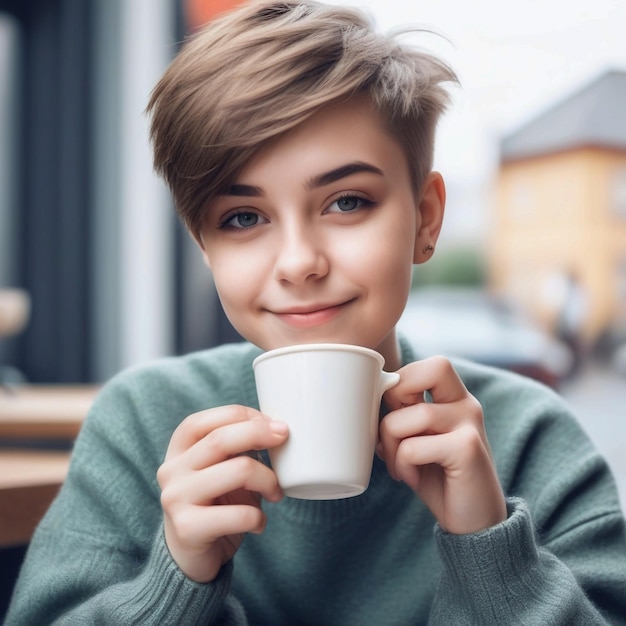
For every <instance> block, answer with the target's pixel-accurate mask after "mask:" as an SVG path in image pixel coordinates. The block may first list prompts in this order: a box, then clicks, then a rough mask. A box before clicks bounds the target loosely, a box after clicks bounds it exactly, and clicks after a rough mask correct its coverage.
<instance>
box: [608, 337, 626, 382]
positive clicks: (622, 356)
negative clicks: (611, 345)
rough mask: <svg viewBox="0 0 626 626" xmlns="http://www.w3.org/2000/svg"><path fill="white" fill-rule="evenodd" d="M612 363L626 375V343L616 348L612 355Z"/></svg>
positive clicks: (618, 370)
mask: <svg viewBox="0 0 626 626" xmlns="http://www.w3.org/2000/svg"><path fill="white" fill-rule="evenodd" d="M611 364H612V365H613V368H614V369H615V370H616V371H617V372H618V373H620V374H622V375H624V376H626V343H622V344H621V345H619V346H618V347H617V348H615V351H614V352H613V356H612V357H611Z"/></svg>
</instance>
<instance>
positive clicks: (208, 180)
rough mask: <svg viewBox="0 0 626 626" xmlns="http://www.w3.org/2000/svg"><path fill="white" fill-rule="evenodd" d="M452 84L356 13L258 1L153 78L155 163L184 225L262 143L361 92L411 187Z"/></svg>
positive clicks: (435, 65) (431, 62) (194, 229)
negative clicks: (399, 151)
mask: <svg viewBox="0 0 626 626" xmlns="http://www.w3.org/2000/svg"><path fill="white" fill-rule="evenodd" d="M446 81H456V76H455V75H454V72H453V71H452V70H451V69H450V68H449V67H448V66H447V65H446V64H445V63H443V62H442V61H440V60H439V59H437V58H435V57H433V56H431V55H429V54H426V53H424V52H420V51H418V50H415V49H413V48H411V47H409V46H407V45H402V44H400V43H398V42H397V41H396V40H394V39H393V38H391V37H387V36H384V35H379V34H377V33H375V32H374V27H373V24H372V22H371V21H370V19H369V18H368V16H367V15H366V14H364V13H363V12H361V11H359V10H357V9H353V8H347V7H336V6H331V5H327V4H321V3H318V2H316V1H314V0H262V1H261V2H258V1H252V2H249V3H247V4H245V5H244V6H243V7H241V8H239V9H237V10H235V11H233V12H231V13H228V14H226V15H224V16H222V17H221V18H219V19H216V20H215V21H213V22H211V23H209V24H208V25H207V26H206V27H205V28H204V29H202V30H201V31H199V32H198V33H196V34H195V35H194V36H192V37H191V38H190V39H189V40H188V41H187V42H186V43H185V45H184V46H183V48H182V50H181V52H180V53H179V54H178V55H177V57H176V58H175V59H174V60H173V62H172V63H171V65H170V66H169V68H168V69H167V71H166V72H165V74H164V75H163V77H162V79H161V80H160V81H159V83H158V84H157V85H156V87H155V89H154V91H153V93H152V97H151V99H150V102H149V104H148V107H147V111H148V112H150V113H151V115H152V125H151V139H152V143H153V148H154V165H155V169H156V170H157V172H158V173H159V174H161V175H162V176H163V178H164V179H165V181H166V182H167V184H168V185H169V187H170V189H171V191H172V194H173V196H174V201H175V204H176V208H177V211H178V213H179V215H180V216H181V218H182V219H183V221H184V223H185V224H186V226H187V227H188V228H189V230H190V231H191V233H192V234H194V235H196V236H197V234H198V232H199V229H200V228H201V226H202V222H203V216H204V214H205V211H206V207H207V206H208V205H209V203H210V202H211V200H212V199H213V198H215V196H216V195H219V194H220V193H223V192H224V191H225V190H226V189H228V188H229V187H230V186H231V185H232V183H233V182H234V181H235V179H236V177H237V175H238V174H239V172H240V171H241V169H242V168H243V167H244V165H245V164H246V162H247V161H248V160H249V159H250V158H251V156H252V155H253V154H254V153H255V152H256V151H257V150H258V149H259V148H260V147H261V146H262V145H263V144H264V143H265V142H267V141H268V140H270V139H273V138H275V137H277V136H279V135H281V134H282V133H285V132H286V131H288V130H289V129H291V128H293V127H295V126H297V125H298V124H300V123H301V122H303V121H304V120H306V119H307V118H308V117H310V116H311V115H312V114H314V113H315V112H316V111H318V110H319V109H320V108H322V107H324V106H327V105H330V104H334V103H337V102H339V101H343V100H347V99H349V98H350V97H351V96H354V95H356V94H363V93H366V94H369V96H370V97H371V98H372V101H373V102H374V104H375V105H376V107H377V108H378V109H379V110H380V111H381V112H382V114H383V116H384V117H385V119H386V120H387V123H388V125H389V130H390V132H391V133H392V134H393V135H394V136H395V137H396V139H397V140H398V141H399V143H400V144H401V145H402V147H403V148H404V150H405V153H406V156H407V160H408V162H409V167H410V170H411V175H412V178H413V183H414V185H415V187H416V189H417V188H418V187H419V186H420V185H421V183H422V181H423V180H424V178H425V177H426V175H427V174H428V172H429V171H430V169H431V168H432V159H433V150H434V135H435V127H436V125H437V121H438V119H439V116H440V115H441V113H442V112H443V111H444V110H445V108H446V106H447V104H448V99H449V96H448V93H447V91H446V90H445V89H444V88H443V87H442V85H441V83H442V82H446Z"/></svg>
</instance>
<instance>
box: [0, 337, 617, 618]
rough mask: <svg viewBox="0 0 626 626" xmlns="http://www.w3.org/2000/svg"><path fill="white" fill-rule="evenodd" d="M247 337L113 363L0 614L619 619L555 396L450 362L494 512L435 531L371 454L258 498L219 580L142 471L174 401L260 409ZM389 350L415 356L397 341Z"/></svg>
mask: <svg viewBox="0 0 626 626" xmlns="http://www.w3.org/2000/svg"><path fill="white" fill-rule="evenodd" d="M258 353H259V351H258V350H257V349H256V348H254V347H252V346H250V345H249V344H236V345H230V346H222V347H220V348H216V349H213V350H210V351H206V352H201V353H196V354H192V355H188V356H186V357H180V358H172V359H167V360H164V361H161V362H158V363H155V364H152V365H149V366H143V367H141V368H136V369H133V370H131V371H127V372H124V373H122V374H120V375H119V376H117V377H116V378H115V379H113V380H112V381H111V382H110V383H109V384H108V385H107V386H106V387H105V388H104V390H103V391H102V393H101V394H100V396H99V398H98V399H97V401H96V403H95V404H94V406H93V409H92V411H91V412H90V415H89V417H88V419H87V421H86V422H85V425H84V427H83V429H82V431H81V433H80V435H79V437H78V440H77V442H76V445H75V450H74V454H73V460H72V464H71V468H70V472H69V476H68V478H67V481H66V482H65V484H64V486H63V488H62V490H61V492H60V494H59V496H58V498H57V499H56V501H55V502H54V504H53V505H52V507H51V508H50V510H49V511H48V513H47V515H46V516H45V518H44V520H43V521H42V523H41V525H40V526H39V528H38V530H37V532H36V534H35V537H34V538H33V541H32V543H31V546H30V549H29V552H28V554H27V557H26V561H25V564H24V567H23V569H22V572H21V575H20V579H19V581H18V583H17V587H16V591H15V595H14V597H13V602H12V605H11V607H10V609H9V614H8V616H7V622H6V624H7V626H8V625H19V626H36V625H40V624H51V623H59V624H80V626H85V625H89V624H106V625H118V624H120V625H121V624H141V625H142V626H143V625H150V624H154V625H155V626H156V625H159V626H163V625H169V624H182V625H185V626H188V625H192V624H214V623H219V624H245V623H248V624H272V625H273V626H277V625H281V624H285V625H289V626H294V625H302V624H311V625H316V626H331V625H333V624H341V625H342V626H349V625H351V624H358V625H360V626H362V625H373V626H378V625H387V624H397V625H402V626H404V625H411V624H426V623H429V624H442V625H446V626H449V625H455V624H481V625H483V624H498V625H506V626H508V625H510V624H530V625H537V626H544V625H547V624H563V625H567V626H571V625H573V624H580V625H584V626H589V625H590V624H601V623H626V619H625V618H626V534H625V526H624V518H623V514H622V512H621V509H620V505H619V502H618V496H617V492H616V489H615V484H614V481H613V478H612V476H611V474H610V472H609V470H608V468H607V466H606V464H605V462H604V461H603V459H602V458H601V457H600V455H599V454H598V452H597V451H596V450H595V449H594V447H593V446H592V444H591V443H590V442H589V440H588V438H587V437H586V436H585V434H584V433H583V431H582V430H581V428H580V427H579V426H578V424H577V423H576V421H575V420H574V419H573V418H572V417H571V415H570V413H569V412H568V409H567V408H566V406H565V405H564V404H563V402H562V401H561V400H560V398H559V397H558V396H557V395H556V394H554V393H552V392H551V391H549V390H547V389H545V388H544V387H542V386H540V385H538V384H535V383H533V382H532V381H528V380H525V379H523V378H521V377H518V376H515V375H513V374H509V373H504V372H498V371H496V370H492V369H489V368H485V367H480V366H476V365H472V364H469V363H465V362H457V363H456V365H457V370H458V372H459V374H460V375H461V377H462V378H463V379H464V381H465V383H466V385H467V386H468V388H469V390H470V392H471V393H472V394H474V395H475V396H476V397H477V398H478V399H479V400H480V402H481V404H482V406H483V409H484V414H485V420H486V426H487V434H488V436H489V440H490V442H491V446H492V449H493V454H494V456H495V461H496V464H497V468H498V472H499V476H500V480H501V482H502V485H503V488H504V491H505V493H506V495H507V498H508V507H509V517H508V519H507V520H506V521H505V522H503V523H502V524H500V525H498V526H496V527H494V528H491V529H488V530H486V531H484V532H480V533H476V534H472V535H449V534H446V533H445V532H443V531H442V530H441V529H440V528H439V527H438V526H437V525H436V523H435V521H434V519H433V517H432V516H431V514H430V513H429V511H428V510H427V509H426V508H425V507H424V505H423V504H422V503H421V502H420V500H419V499H418V498H417V497H416V496H415V495H414V494H413V493H412V492H411V491H410V490H409V489H408V488H407V487H406V486H405V485H404V484H403V483H399V482H395V481H394V480H392V479H391V478H390V477H389V476H388V474H387V472H386V469H385V466H384V464H383V463H382V462H380V461H379V460H378V459H376V460H375V463H374V470H373V472H372V478H371V483H370V487H369V488H368V490H367V491H366V492H365V493H364V494H363V495H361V496H358V497H355V498H350V499H346V500H336V501H304V500H294V499H290V498H285V499H284V500H283V501H282V502H280V503H278V504H270V505H265V509H266V511H267V514H268V519H269V521H268V525H267V528H266V530H265V532H264V533H263V534H261V535H258V536H256V535H249V536H247V537H246V539H245V541H244V543H243V545H242V547H241V548H240V550H239V551H238V552H237V554H236V555H235V558H234V560H233V562H231V563H228V564H227V565H226V566H224V567H223V568H222V570H221V572H220V574H219V576H218V577H217V579H216V580H214V581H213V582H211V583H209V584H198V583H195V582H192V581H191V580H189V579H187V578H186V577H185V576H184V575H183V574H182V572H181V571H180V570H179V569H178V568H177V567H176V564H175V563H174V561H173V560H172V558H171V557H170V555H169V553H168V550H167V547H166V545H165V542H164V539H163V533H162V513H161V508H160V502H159V495H160V494H159V488H158V485H157V482H156V478H155V474H156V471H157V468H158V467H159V465H160V464H161V462H162V461H163V458H164V455H165V451H166V448H167V445H168V442H169V439H170V436H171V434H172V432H173V430H174V429H175V428H176V426H177V425H178V424H179V423H180V421H181V420H182V419H183V418H185V417H186V416H187V415H189V414H191V413H193V412H196V411H199V410H202V409H206V408H209V407H214V406H219V405H224V404H231V403H239V404H245V405H249V406H257V398H256V392H255V387H254V379H253V372H252V368H251V363H252V359H253V358H254V357H255V356H256V355H257V354H258ZM403 359H404V362H408V361H410V360H412V359H413V355H412V354H411V353H410V350H409V349H408V348H407V346H405V345H403Z"/></svg>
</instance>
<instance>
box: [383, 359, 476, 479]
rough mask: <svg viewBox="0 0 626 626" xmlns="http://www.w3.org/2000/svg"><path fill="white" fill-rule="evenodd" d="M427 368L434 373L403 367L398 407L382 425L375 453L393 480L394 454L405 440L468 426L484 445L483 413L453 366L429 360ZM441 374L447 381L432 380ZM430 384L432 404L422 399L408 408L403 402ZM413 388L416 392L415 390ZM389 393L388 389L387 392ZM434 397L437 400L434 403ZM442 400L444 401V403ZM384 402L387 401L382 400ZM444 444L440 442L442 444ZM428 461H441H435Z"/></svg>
mask: <svg viewBox="0 0 626 626" xmlns="http://www.w3.org/2000/svg"><path fill="white" fill-rule="evenodd" d="M428 361H430V363H426V366H427V368H426V369H429V368H428V366H429V365H434V367H433V368H432V369H434V374H433V372H431V371H427V372H426V373H424V371H423V369H424V368H410V369H408V371H406V370H407V368H403V369H404V370H405V371H404V372H403V374H402V378H401V380H400V383H398V386H400V385H402V387H403V388H402V389H400V390H399V391H398V392H397V395H396V397H395V398H394V399H393V402H394V403H395V404H399V406H400V407H401V408H398V409H397V410H394V411H391V412H390V413H389V414H388V415H387V416H386V417H385V418H384V419H383V421H382V422H381V425H380V443H379V447H378V452H379V454H380V456H381V457H382V458H383V459H384V460H385V461H386V462H387V465H388V469H389V473H390V474H391V475H392V476H393V477H394V478H396V479H398V478H399V476H398V472H397V469H396V461H395V458H396V455H397V452H398V446H399V445H400V443H401V442H404V441H405V440H407V439H410V438H414V437H420V438H424V437H427V436H430V435H442V434H445V433H450V432H454V431H456V430H459V429H462V428H466V427H469V428H470V429H471V430H472V431H473V432H476V433H478V436H479V438H480V439H481V440H482V442H483V444H484V445H486V444H487V442H486V435H485V433H484V427H483V412H482V407H481V406H480V403H479V402H478V401H477V400H476V398H474V397H473V396H472V395H471V394H470V393H469V392H468V391H467V389H466V387H465V385H464V384H463V382H462V381H461V380H460V378H459V377H458V375H457V374H456V372H455V371H454V369H453V368H452V366H451V365H450V364H449V363H448V366H446V365H445V364H442V363H441V361H445V360H444V359H441V361H440V360H437V359H435V360H433V359H429V360H428ZM441 373H443V375H444V376H448V377H449V379H450V380H436V381H435V380H434V378H433V377H435V376H437V375H440V374H441ZM414 374H416V375H415V376H413V375H414ZM423 384H431V385H432V386H433V392H432V395H433V402H424V400H423V399H422V400H421V401H420V402H418V403H417V404H413V405H407V403H406V401H407V400H408V399H409V398H410V397H411V396H415V395H416V394H419V393H422V392H421V390H420V386H421V385H423ZM415 388H417V389H418V391H417V392H416V391H414V390H415ZM390 391H391V390H390ZM435 397H437V398H439V401H435ZM442 399H445V400H446V401H445V402H444V401H443V400H442ZM385 400H386V401H387V398H385ZM442 443H443V442H442ZM428 462H444V459H443V458H441V457H439V458H438V459H435V460H431V461H428Z"/></svg>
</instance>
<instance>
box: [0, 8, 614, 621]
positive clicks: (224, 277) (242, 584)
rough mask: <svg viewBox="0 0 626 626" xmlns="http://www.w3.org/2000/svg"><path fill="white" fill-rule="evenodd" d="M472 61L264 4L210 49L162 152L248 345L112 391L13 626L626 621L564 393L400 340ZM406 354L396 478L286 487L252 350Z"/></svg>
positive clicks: (167, 117) (605, 489)
mask: <svg viewBox="0 0 626 626" xmlns="http://www.w3.org/2000/svg"><path fill="white" fill-rule="evenodd" d="M454 80H455V77H454V74H453V73H452V72H451V71H450V70H449V69H448V68H447V67H446V66H445V65H444V64H443V63H441V62H440V61H438V60H436V59H434V58H432V57H430V56H428V55H425V54H423V53H421V52H417V51H414V50H412V49H410V48H409V47H407V46H405V45H400V44H399V43H397V42H395V41H393V40H391V39H388V38H386V37H383V36H380V35H377V34H375V33H374V32H373V30H372V27H371V25H370V24H369V22H368V20H367V19H366V17H364V16H363V15H362V14H361V13H360V12H358V11H356V10H352V9H347V8H337V7H332V6H327V5H323V4H317V3H315V2H313V1H312V0H311V1H309V0H293V1H291V0H287V1H273V0H269V1H267V0H266V1H265V2H262V3H252V4H249V5H246V6H244V7H243V8H241V9H239V10H237V11H235V12H233V13H231V14H229V15H227V16H225V17H223V18H221V19H219V20H217V21H215V22H214V23H212V24H210V25H209V26H208V27H207V28H206V29H205V30H203V31H202V32H200V33H199V34H197V35H196V36H194V37H193V38H192V39H191V40H190V41H189V42H188V43H187V44H186V46H185V47H184V49H183V50H182V52H181V53H180V55H179V56H178V57H177V58H176V59H175V60H174V62H173V63H172V65H171V66H170V68H169V69H168V71H167V72H166V74H165V76H164V77H163V79H162V80H161V81H160V83H159V84H158V85H157V87H156V89H155V91H154V94H153V97H152V99H151V102H150V104H149V110H150V112H151V114H152V124H153V125H152V138H153V142H154V151H155V163H156V167H157V169H158V171H159V172H161V173H162V174H163V176H164V178H165V180H166V181H167V182H168V184H169V185H170V187H171V189H172V192H173V196H174V199H175V201H176V206H177V209H178V211H179V212H180V215H181V217H182V219H183V220H184V222H185V223H186V225H187V226H188V228H189V230H190V232H191V234H192V235H193V237H194V238H195V239H196V241H197V242H198V245H199V247H200V249H201V251H202V254H203V255H204V259H205V260H206V263H207V265H208V266H209V267H210V269H211V271H212V273H213V277H214V280H215V284H216V287H217V290H218V293H219V296H220V299H221V302H222V304H223V306H224V309H225V311H226V313H227V315H228V316H229V318H230V320H231V321H232V323H233V324H234V326H235V327H236V328H237V329H238V331H239V332H240V333H241V334H242V335H243V336H244V337H245V338H246V339H247V340H248V342H246V343H241V344H237V345H227V346H222V347H219V348H215V349H212V350H208V351H204V352H200V353H196V354H191V355H187V356H184V357H177V358H170V359H165V360H163V361H160V362H158V363H154V364H151V365H148V366H142V367H139V368H135V369H133V370H131V371H127V372H124V373H122V374H120V375H119V376H117V377H116V378H115V379H114V380H113V381H111V382H110V383H109V384H108V385H107V386H106V387H105V389H104V390H103V391H102V393H101V395H100V397H99V398H98V400H97V401H96V403H95V405H94V407H93V409H92V411H91V413H90V415H89V417H88V419H87V421H86V423H85V425H84V427H83V429H82V431H81V433H80V436H79V438H78V440H77V442H76V447H75V450H74V454H73V460H72V464H71V469H70V472H69V476H68V478H67V481H66V483H65V484H64V486H63V488H62V490H61V492H60V495H59V497H58V498H57V500H56V501H55V502H54V504H53V505H52V507H51V508H50V510H49V512H48V513H47V515H46V516H45V518H44V520H43V521H42V523H41V525H40V527H39V528H38V530H37V532H36V535H35V537H34V538H33V541H32V545H31V547H30V550H29V553H28V556H27V558H26V561H25V565H24V568H23V571H22V573H21V577H20V580H19V582H18V585H17V589H16V592H15V595H14V599H13V604H12V607H11V609H10V613H9V616H8V624H42V623H50V622H54V623H63V624H65V623H69V624H74V623H75V624H81V625H82V624H94V623H103V624H185V625H188V624H212V623H227V624H245V623H249V624H272V625H276V624H290V625H291V624H324V625H331V624H342V625H346V624H424V623H432V624H446V625H449V624H513V623H523V624H568V625H570V624H581V625H582V624H584V625H585V626H587V625H589V624H601V623H619V622H620V620H622V621H623V619H624V616H625V615H626V593H625V591H626V536H625V529H624V518H623V515H622V512H621V509H620V505H619V502H618V497H617V493H616V489H615V485H614V481H613V479H612V477H611V474H610V472H609V470H608V468H607V465H606V463H605V462H604V460H603V459H602V458H601V457H600V455H599V454H598V452H597V451H596V450H595V449H594V447H593V446H592V445H591V443H590V442H589V440H588V439H587V437H586V436H585V435H584V434H583V432H582V430H581V428H580V427H579V426H578V424H577V423H576V421H575V420H574V418H573V417H572V416H571V415H570V413H569V411H568V409H567V408H566V406H565V405H564V404H563V402H562V401H561V400H560V399H559V397H558V396H557V395H556V394H554V393H552V392H551V391H549V390H548V389H546V388H544V387H542V386H540V385H539V384H536V383H534V382H531V381H529V380H526V379H523V378H521V377H518V376H516V375H514V374H510V373H505V372H500V371H497V370H493V369H490V368H486V367H481V366H478V365H474V364H471V363H467V362H461V361H458V362H456V361H455V362H454V363H453V362H451V361H449V360H447V359H444V358H430V359H425V360H419V355H418V354H414V353H413V351H412V349H411V348H410V347H409V346H408V345H407V344H406V343H405V342H403V340H402V338H399V337H398V336H397V335H396V332H395V330H394V328H395V324H396V322H397V320H398V318H399V316H400V315H401V313H402V310H403V307H404V305H405V302H406V298H407V295H408V292H409V286H410V277H411V270H412V266H413V264H416V263H417V264H419V263H423V262H425V261H427V260H428V259H429V258H430V257H431V256H432V254H433V252H434V248H435V245H436V242H437V238H438V236H439V232H440V229H441V225H442V219H443V211H444V204H445V189H444V184H443V181H442V177H441V176H440V175H439V174H438V173H436V172H433V171H432V169H431V168H432V153H433V141H434V132H435V126H436V123H437V120H438V117H439V116H440V114H441V113H442V111H443V110H444V108H445V106H446V103H447V95H446V91H445V89H444V84H445V83H446V82H451V81H454ZM316 341H324V342H338V343H351V344H358V345H363V346H367V347H370V348H374V349H376V350H378V351H379V352H380V353H381V354H382V355H383V356H384V357H385V360H386V368H387V369H390V370H397V371H398V372H399V373H400V377H401V378H400V383H399V384H398V385H397V386H396V387H394V388H392V389H391V390H389V391H388V392H387V393H386V394H385V396H384V402H383V407H382V414H383V417H382V418H381V422H380V443H379V446H378V451H377V456H376V458H375V459H374V468H373V471H372V477H371V482H370V486H369V488H368V490H367V491H366V492H365V493H364V494H362V495H361V496H357V497H354V498H350V499H345V500H334V501H307V500H296V499H291V498H286V497H284V496H283V494H282V492H281V488H280V486H279V484H278V482H277V480H276V476H275V475H274V473H273V471H272V469H271V467H270V466H269V464H268V462H267V458H266V457H265V456H263V457H262V458H261V459H260V460H259V459H257V458H253V457H254V455H250V454H247V453H248V452H249V451H251V450H256V451H264V450H267V449H269V448H272V447H273V446H276V445H278V444H280V443H282V442H284V441H285V439H286V438H287V437H288V429H287V426H286V425H285V424H283V423H281V422H277V421H274V420H272V419H271V416H265V415H262V414H261V413H260V412H259V411H258V410H257V407H258V404H257V398H256V393H255V387H254V380H253V372H252V367H251V364H252V360H253V359H254V357H255V356H257V355H258V354H260V352H261V351H262V350H267V349H271V348H276V347H280V346H285V345H290V344H294V343H308V342H316Z"/></svg>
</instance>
